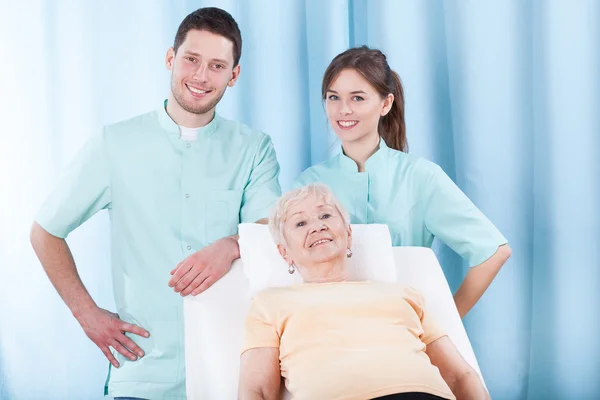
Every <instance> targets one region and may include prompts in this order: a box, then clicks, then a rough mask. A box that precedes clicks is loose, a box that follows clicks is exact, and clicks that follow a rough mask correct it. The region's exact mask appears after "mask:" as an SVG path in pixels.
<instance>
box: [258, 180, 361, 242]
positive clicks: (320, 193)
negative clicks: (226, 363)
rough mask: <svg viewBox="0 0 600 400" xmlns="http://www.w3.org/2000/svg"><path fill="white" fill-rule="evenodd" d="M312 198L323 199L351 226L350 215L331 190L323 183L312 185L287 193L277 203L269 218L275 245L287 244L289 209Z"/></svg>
mask: <svg viewBox="0 0 600 400" xmlns="http://www.w3.org/2000/svg"><path fill="white" fill-rule="evenodd" d="M311 196H316V197H321V198H323V200H324V201H325V203H327V204H329V205H330V206H332V207H335V208H336V209H337V210H338V212H339V213H340V215H341V216H342V218H343V219H344V222H345V223H346V225H350V215H349V214H348V212H347V211H346V209H345V208H344V206H343V205H342V204H341V203H340V202H339V201H338V199H336V198H335V196H334V195H333V192H332V191H331V189H329V187H328V186H327V185H324V184H322V183H311V184H310V185H307V186H304V187H301V188H297V189H293V190H290V191H288V192H286V193H285V194H284V195H283V196H281V197H280V198H279V201H277V204H276V205H275V207H274V208H273V210H272V212H271V216H270V218H269V230H270V232H271V236H272V237H273V241H274V242H275V244H283V245H286V244H287V243H286V242H285V237H284V236H283V225H284V224H285V221H286V219H287V218H286V213H287V210H288V208H290V207H292V206H293V205H295V204H298V203H300V202H302V201H304V200H306V199H307V198H308V197H311Z"/></svg>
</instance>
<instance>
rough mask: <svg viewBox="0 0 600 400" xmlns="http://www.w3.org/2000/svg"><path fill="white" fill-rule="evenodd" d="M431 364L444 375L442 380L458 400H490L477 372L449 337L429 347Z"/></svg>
mask: <svg viewBox="0 0 600 400" xmlns="http://www.w3.org/2000/svg"><path fill="white" fill-rule="evenodd" d="M426 353H427V355H428V356H429V359H430V360H431V363H432V364H433V365H435V366H436V367H437V368H438V369H439V370H440V373H441V374H442V378H444V380H445V381H446V384H447V385H448V386H449V387H450V390H452V393H454V396H456V399H457V400H488V399H490V396H489V394H488V392H487V391H486V390H485V387H484V386H483V383H481V379H480V378H479V375H478V374H477V372H476V371H475V370H474V369H473V368H471V366H470V365H469V363H467V362H466V361H465V359H464V358H463V357H462V355H461V354H460V352H459V351H458V349H457V348H456V346H454V343H452V341H451V340H450V338H449V337H448V336H443V337H441V338H439V339H438V340H436V341H434V342H431V343H429V344H428V345H427V350H426Z"/></svg>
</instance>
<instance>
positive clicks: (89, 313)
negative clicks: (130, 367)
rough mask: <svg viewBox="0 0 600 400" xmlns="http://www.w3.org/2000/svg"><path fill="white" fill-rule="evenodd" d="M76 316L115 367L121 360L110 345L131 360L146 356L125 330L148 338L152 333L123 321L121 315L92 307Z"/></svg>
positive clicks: (87, 333)
mask: <svg viewBox="0 0 600 400" xmlns="http://www.w3.org/2000/svg"><path fill="white" fill-rule="evenodd" d="M76 318H77V321H78V322H79V324H80V325H81V327H82V328H83V331H84V332H85V334H86V335H87V336H88V337H89V338H90V340H91V341H92V342H94V344H96V346H98V347H99V348H100V350H102V353H104V355H105V356H106V358H107V359H108V361H110V363H111V364H112V365H114V366H115V368H119V362H118V361H117V360H116V359H115V357H114V356H113V355H112V353H111V351H110V349H109V346H110V347H112V348H113V349H115V350H116V351H118V352H119V353H121V354H122V355H124V356H125V357H127V358H129V359H130V360H131V361H136V360H137V359H138V357H143V356H144V351H143V350H142V349H140V348H139V346H138V345H137V344H135V342H134V341H133V340H131V339H130V338H128V337H127V336H125V332H129V333H135V334H136V335H139V336H142V337H145V338H147V337H149V336H150V334H149V333H148V331H146V330H145V329H143V328H141V327H139V326H137V325H133V324H130V323H127V322H125V321H122V320H121V319H120V318H119V315H117V314H115V313H112V312H110V311H108V310H105V309H103V308H99V307H93V308H90V309H88V310H86V311H84V312H82V313H81V314H79V315H77V316H76Z"/></svg>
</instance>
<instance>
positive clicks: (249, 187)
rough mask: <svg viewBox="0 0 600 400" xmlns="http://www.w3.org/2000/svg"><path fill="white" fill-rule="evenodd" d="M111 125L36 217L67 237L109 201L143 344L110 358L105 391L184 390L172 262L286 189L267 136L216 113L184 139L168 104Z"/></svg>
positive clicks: (123, 283) (125, 312)
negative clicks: (132, 355) (134, 353)
mask: <svg viewBox="0 0 600 400" xmlns="http://www.w3.org/2000/svg"><path fill="white" fill-rule="evenodd" d="M165 105H166V102H165V103H164V105H163V107H160V108H159V109H158V110H156V111H154V112H150V113H148V114H144V115H140V116H137V117H135V118H132V119H130V120H127V121H124V122H120V123H116V124H114V125H110V126H108V127H106V128H105V129H104V130H103V132H102V134H100V135H98V136H96V137H94V138H92V139H91V140H90V141H89V142H88V143H87V144H86V146H85V147H84V148H83V150H82V151H81V152H80V153H79V154H78V156H77V158H76V160H75V161H74V163H72V164H71V165H70V167H69V168H68V169H67V171H66V174H65V176H64V177H63V178H62V180H60V181H59V183H58V185H57V187H56V189H55V190H54V191H53V192H52V193H51V195H50V196H49V198H48V199H47V200H46V202H45V203H44V205H43V206H42V209H41V210H40V212H39V214H38V215H37V217H36V221H37V222H38V223H39V225H41V226H42V227H43V228H44V229H45V230H46V231H48V232H49V233H50V234H52V235H54V236H57V237H60V238H66V237H67V235H68V234H69V233H70V232H71V231H73V230H74V229H75V228H77V227H78V226H80V225H81V224H83V223H84V222H85V221H86V220H87V219H89V218H90V217H92V216H93V215H94V214H95V213H97V212H98V211H100V210H102V209H107V210H108V213H109V216H110V220H111V228H110V237H111V255H112V260H111V262H112V276H113V282H114V296H115V302H116V306H117V309H118V310H117V312H118V314H119V316H120V318H121V319H122V320H125V321H127V322H130V323H133V324H136V325H139V326H141V327H142V328H145V329H146V330H148V331H149V332H150V337H149V338H148V339H145V338H142V337H140V336H137V335H133V334H132V335H130V334H128V336H130V337H131V338H132V339H133V341H134V342H136V343H137V344H138V345H139V346H140V347H141V348H142V349H143V350H144V352H145V356H144V357H143V358H141V359H139V360H138V361H130V360H128V359H126V358H125V357H123V356H121V355H120V354H119V353H117V352H116V351H114V350H113V354H115V357H116V358H117V360H118V361H119V364H120V365H121V366H120V368H113V367H109V368H110V369H109V375H108V378H107V385H106V387H105V394H106V395H110V396H114V397H118V396H130V397H141V398H148V399H155V398H161V399H165V398H169V399H185V398H186V393H185V357H184V327H183V313H182V311H183V301H182V297H181V296H180V295H179V294H178V293H175V292H174V291H173V289H172V288H170V287H168V281H169V279H170V278H171V275H170V274H169V271H171V270H172V269H173V268H175V266H176V265H177V264H178V263H179V262H181V261H182V260H183V259H185V258H186V257H187V256H189V255H191V254H192V253H194V252H196V251H198V250H200V249H202V248H203V247H205V246H207V245H209V244H211V243H213V242H215V241H216V240H217V239H220V238H223V237H225V236H229V235H233V234H236V233H237V228H238V224H239V223H240V222H256V221H257V220H260V219H262V218H267V217H268V212H269V210H270V208H271V207H272V205H273V204H274V203H275V202H276V200H277V199H278V198H279V196H280V195H281V189H280V186H279V181H278V176H279V164H278V162H277V159H276V155H275V151H274V149H273V145H272V142H271V139H270V138H269V136H267V135H265V134H263V133H260V132H257V131H255V130H252V129H250V128H248V127H246V126H245V125H242V124H240V123H238V122H234V121H229V120H226V119H224V118H221V117H220V116H219V115H216V114H215V117H214V118H213V120H212V121H211V122H210V123H209V124H208V125H206V126H204V127H202V128H201V129H200V131H199V132H198V137H197V140H196V141H184V140H181V139H180V131H179V127H178V126H177V125H176V124H175V122H174V121H173V120H172V119H171V118H170V117H169V115H168V114H167V113H166V111H165V107H164V106H165Z"/></svg>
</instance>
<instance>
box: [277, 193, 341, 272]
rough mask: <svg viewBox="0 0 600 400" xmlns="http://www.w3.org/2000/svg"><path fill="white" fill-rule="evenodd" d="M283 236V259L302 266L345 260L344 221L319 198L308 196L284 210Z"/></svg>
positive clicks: (338, 213) (333, 207)
mask: <svg viewBox="0 0 600 400" xmlns="http://www.w3.org/2000/svg"><path fill="white" fill-rule="evenodd" d="M283 235H284V237H285V240H286V242H287V257H286V258H288V260H289V259H291V260H292V261H294V262H295V263H296V264H299V265H304V266H310V265H311V264H313V263H321V262H327V261H331V260H332V259H334V258H337V257H345V255H346V251H347V249H348V248H349V247H350V244H351V242H350V240H351V236H350V235H351V231H350V228H349V227H348V226H347V225H346V223H345V222H344V218H343V217H342V215H341V214H340V212H339V211H338V209H337V208H336V207H335V206H333V205H330V204H327V203H325V200H324V199H323V198H322V197H320V196H318V197H317V196H309V197H308V198H306V199H305V200H303V201H301V202H299V203H297V204H294V205H293V206H291V207H290V208H289V209H288V210H287V213H286V221H285V223H284V227H283ZM284 257H285V255H284Z"/></svg>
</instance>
